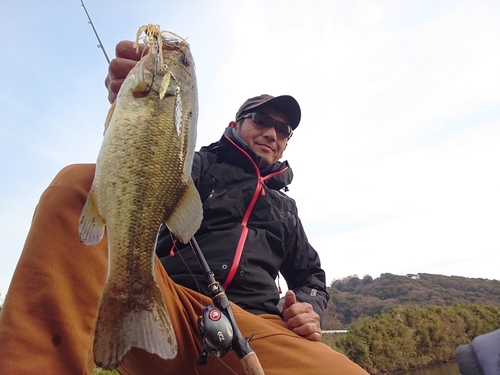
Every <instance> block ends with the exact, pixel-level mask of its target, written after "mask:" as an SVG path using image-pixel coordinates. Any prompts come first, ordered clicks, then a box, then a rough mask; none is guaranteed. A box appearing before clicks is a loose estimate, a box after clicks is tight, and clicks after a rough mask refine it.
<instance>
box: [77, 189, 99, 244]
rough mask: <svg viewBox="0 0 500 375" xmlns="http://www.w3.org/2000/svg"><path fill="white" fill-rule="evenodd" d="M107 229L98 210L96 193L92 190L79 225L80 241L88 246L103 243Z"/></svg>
mask: <svg viewBox="0 0 500 375" xmlns="http://www.w3.org/2000/svg"><path fill="white" fill-rule="evenodd" d="M105 228H106V224H105V223H104V221H103V220H102V218H101V215H100V214H99V210H98V209H97V202H96V200H95V194H94V191H93V190H90V193H89V195H88V197H87V201H86V202H85V205H84V206H83V210H82V213H81V215H80V221H79V224H78V231H79V233H80V240H81V241H82V243H83V244H85V245H87V246H91V245H96V244H98V243H99V242H101V240H102V237H103V236H104V230H105Z"/></svg>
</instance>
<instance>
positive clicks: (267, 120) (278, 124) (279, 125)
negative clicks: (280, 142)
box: [236, 112, 292, 139]
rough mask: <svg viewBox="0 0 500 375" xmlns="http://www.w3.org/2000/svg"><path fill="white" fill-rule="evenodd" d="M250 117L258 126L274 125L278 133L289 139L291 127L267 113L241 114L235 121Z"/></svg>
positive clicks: (267, 126)
mask: <svg viewBox="0 0 500 375" xmlns="http://www.w3.org/2000/svg"><path fill="white" fill-rule="evenodd" d="M250 117H251V118H252V121H253V122H254V123H255V124H256V125H258V126H262V127H263V128H271V127H274V128H275V129H276V131H277V132H278V134H279V135H281V136H282V137H283V138H288V139H290V138H291V137H292V127H291V126H290V125H288V124H287V123H286V122H282V121H278V120H276V119H274V118H272V117H271V116H269V115H268V114H267V113H259V112H253V113H247V114H245V115H243V116H240V117H238V118H237V119H236V122H238V121H240V120H243V119H245V118H250Z"/></svg>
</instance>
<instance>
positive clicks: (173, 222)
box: [165, 178, 203, 243]
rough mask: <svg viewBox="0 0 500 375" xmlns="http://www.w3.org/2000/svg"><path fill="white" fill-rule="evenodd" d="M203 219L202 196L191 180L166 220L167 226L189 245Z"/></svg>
mask: <svg viewBox="0 0 500 375" xmlns="http://www.w3.org/2000/svg"><path fill="white" fill-rule="evenodd" d="M202 219H203V207H202V205H201V199H200V194H199V193H198V190H197V189H196V187H195V186H194V182H193V180H192V179H191V178H190V179H189V180H188V183H187V185H186V189H185V190H184V194H183V195H182V197H181V198H180V199H179V202H178V203H177V206H176V207H174V209H173V210H172V213H171V214H170V216H168V217H167V218H166V219H165V225H166V226H167V227H168V229H170V231H171V232H172V233H173V234H174V235H175V236H176V237H177V238H178V239H179V240H180V241H181V242H183V243H188V242H189V240H190V239H191V238H192V237H193V236H194V234H195V233H196V231H197V230H198V229H199V228H200V225H201V220H202Z"/></svg>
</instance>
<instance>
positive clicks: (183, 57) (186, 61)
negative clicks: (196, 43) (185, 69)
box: [180, 54, 191, 66]
mask: <svg viewBox="0 0 500 375" xmlns="http://www.w3.org/2000/svg"><path fill="white" fill-rule="evenodd" d="M180 61H181V63H182V64H183V65H184V66H191V62H190V61H189V59H188V58H187V56H186V55H185V54H181V56H180Z"/></svg>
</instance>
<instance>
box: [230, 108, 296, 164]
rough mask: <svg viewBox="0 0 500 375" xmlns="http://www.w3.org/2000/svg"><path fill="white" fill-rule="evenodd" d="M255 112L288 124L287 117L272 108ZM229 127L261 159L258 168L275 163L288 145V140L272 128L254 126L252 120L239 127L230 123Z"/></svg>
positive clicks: (259, 109) (247, 119)
mask: <svg viewBox="0 0 500 375" xmlns="http://www.w3.org/2000/svg"><path fill="white" fill-rule="evenodd" d="M255 112H259V113H267V114H268V115H269V116H271V117H273V118H274V119H275V120H278V121H282V122H286V123H288V119H287V117H286V116H285V115H284V114H283V113H281V112H278V111H276V110H275V109H272V108H266V107H262V108H258V109H257V110H256V111H255ZM229 126H230V127H231V128H234V129H235V131H236V134H238V136H239V137H240V138H241V139H242V140H243V141H244V142H245V143H246V144H247V145H248V147H250V149H252V151H253V152H255V153H256V154H257V155H259V156H260V157H261V158H262V161H261V164H260V167H261V168H265V167H268V166H269V165H271V164H273V163H275V162H277V161H278V160H279V159H280V158H281V156H282V155H283V151H285V149H286V146H287V144H288V138H286V137H283V136H282V135H280V134H279V133H277V132H276V129H275V128H274V127H270V128H265V127H262V126H259V125H257V124H255V123H254V122H253V120H252V118H251V117H250V118H246V119H244V120H243V122H242V123H241V125H239V124H238V123H236V122H234V121H232V122H231V123H230V124H229Z"/></svg>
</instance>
